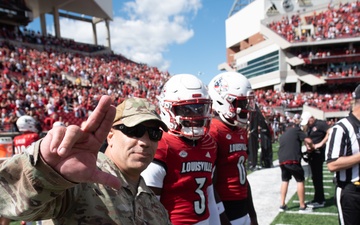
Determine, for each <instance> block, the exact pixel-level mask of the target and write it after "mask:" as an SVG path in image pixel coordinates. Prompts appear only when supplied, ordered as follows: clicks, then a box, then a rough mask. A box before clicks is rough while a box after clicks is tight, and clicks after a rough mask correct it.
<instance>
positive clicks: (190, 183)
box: [155, 133, 217, 225]
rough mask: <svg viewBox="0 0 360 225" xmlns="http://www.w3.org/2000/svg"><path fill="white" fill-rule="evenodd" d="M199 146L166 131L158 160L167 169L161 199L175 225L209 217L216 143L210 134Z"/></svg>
mask: <svg viewBox="0 0 360 225" xmlns="http://www.w3.org/2000/svg"><path fill="white" fill-rule="evenodd" d="M196 143H197V144H196V145H195V146H194V145H192V144H191V143H187V142H184V141H183V140H182V139H181V138H179V137H176V136H174V135H171V134H168V133H164V135H163V137H162V139H161V141H159V145H158V149H157V150H156V154H155V159H156V160H158V161H161V163H163V164H164V167H165V169H166V176H165V178H164V181H163V189H162V193H161V198H160V200H161V202H162V204H163V205H164V206H165V208H166V209H167V210H168V212H169V215H170V220H171V222H172V223H173V224H174V225H177V224H194V223H197V222H200V221H203V220H206V219H208V217H209V210H208V206H207V204H208V198H207V192H206V190H207V187H208V186H209V185H211V184H212V170H213V166H214V163H215V160H216V151H217V150H216V149H217V146H216V143H215V142H214V140H213V139H212V138H211V137H210V136H209V135H207V136H205V137H204V138H202V139H200V140H197V141H196Z"/></svg>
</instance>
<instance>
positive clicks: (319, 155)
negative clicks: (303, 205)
mask: <svg viewBox="0 0 360 225" xmlns="http://www.w3.org/2000/svg"><path fill="white" fill-rule="evenodd" d="M300 120H301V123H300V125H301V126H303V130H304V131H305V132H306V134H307V136H308V137H309V138H311V140H312V142H313V143H314V148H315V149H314V151H310V152H309V154H308V157H309V161H308V163H309V165H310V168H311V174H312V181H313V185H314V189H315V194H314V198H313V200H312V201H310V202H309V203H308V204H307V205H308V206H309V207H310V208H320V207H324V206H325V195H324V184H323V164H324V161H325V146H326V141H327V139H328V129H329V125H328V124H327V123H326V121H324V120H319V119H315V118H314V116H313V115H312V114H311V113H310V112H307V111H305V112H303V113H302V115H301V118H300Z"/></svg>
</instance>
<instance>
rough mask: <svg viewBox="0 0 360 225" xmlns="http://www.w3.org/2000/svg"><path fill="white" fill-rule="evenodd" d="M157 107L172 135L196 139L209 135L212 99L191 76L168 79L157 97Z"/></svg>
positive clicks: (200, 83) (198, 81) (180, 75)
mask: <svg viewBox="0 0 360 225" xmlns="http://www.w3.org/2000/svg"><path fill="white" fill-rule="evenodd" d="M159 106H160V116H161V118H162V120H163V121H164V122H165V123H166V124H167V126H168V127H169V130H170V132H171V133H172V134H175V135H178V136H183V137H185V138H188V139H191V140H196V139H199V138H201V137H203V136H204V135H205V134H207V133H208V131H209V126H210V121H211V99H210V97H209V95H208V93H207V90H206V88H205V86H204V85H203V83H202V82H201V81H200V80H199V79H198V78H197V77H195V76H194V75H191V74H179V75H175V76H173V77H171V78H170V80H168V81H167V82H166V84H165V86H164V88H163V90H162V92H161V94H160V97H159Z"/></svg>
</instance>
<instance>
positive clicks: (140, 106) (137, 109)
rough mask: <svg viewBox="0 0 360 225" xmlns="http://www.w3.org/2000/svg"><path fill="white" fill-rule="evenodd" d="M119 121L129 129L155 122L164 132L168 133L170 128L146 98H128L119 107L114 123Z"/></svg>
mask: <svg viewBox="0 0 360 225" xmlns="http://www.w3.org/2000/svg"><path fill="white" fill-rule="evenodd" d="M119 120H121V121H122V122H123V124H125V126H128V127H133V126H136V125H138V124H140V123H142V122H145V121H149V120H154V121H157V122H158V123H159V126H160V127H161V128H162V129H163V130H164V131H168V127H167V126H166V124H165V123H164V122H163V121H162V120H161V118H160V116H159V114H158V113H157V112H156V109H155V106H154V105H153V104H152V103H150V102H149V101H148V100H147V99H144V98H128V99H125V100H124V101H123V102H122V103H121V104H120V105H118V106H117V107H116V115H115V118H114V121H113V123H115V122H117V121H119Z"/></svg>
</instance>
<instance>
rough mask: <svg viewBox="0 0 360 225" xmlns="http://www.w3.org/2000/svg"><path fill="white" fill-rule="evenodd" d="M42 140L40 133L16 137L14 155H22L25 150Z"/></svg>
mask: <svg viewBox="0 0 360 225" xmlns="http://www.w3.org/2000/svg"><path fill="white" fill-rule="evenodd" d="M39 139H40V136H39V134H38V133H25V134H21V135H18V136H15V137H14V140H13V141H14V154H21V153H22V152H23V151H24V150H25V148H27V147H28V146H29V145H31V144H32V143H33V142H35V141H37V140H39Z"/></svg>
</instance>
